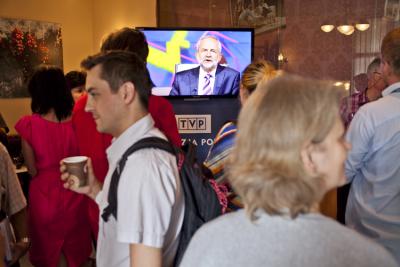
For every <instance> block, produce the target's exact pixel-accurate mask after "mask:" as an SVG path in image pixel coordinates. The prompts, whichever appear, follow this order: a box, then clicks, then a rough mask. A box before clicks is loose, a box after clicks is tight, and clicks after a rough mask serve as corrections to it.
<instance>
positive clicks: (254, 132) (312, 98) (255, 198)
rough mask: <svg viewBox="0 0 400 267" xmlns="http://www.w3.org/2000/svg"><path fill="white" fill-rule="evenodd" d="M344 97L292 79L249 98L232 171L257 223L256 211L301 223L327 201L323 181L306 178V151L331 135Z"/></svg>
mask: <svg viewBox="0 0 400 267" xmlns="http://www.w3.org/2000/svg"><path fill="white" fill-rule="evenodd" d="M342 96H343V89H342V88H339V87H335V86H333V85H332V83H327V82H321V81H315V80H309V79H304V78H301V77H298V76H294V75H288V74H283V75H280V76H279V77H277V78H275V79H273V80H271V81H268V82H266V83H263V84H260V85H259V88H257V90H256V91H255V92H254V93H253V94H252V95H251V96H250V98H249V100H248V101H247V102H246V104H245V105H244V107H243V108H242V111H241V113H240V116H239V121H238V134H237V137H236V143H235V147H234V149H233V152H232V158H231V162H230V166H229V168H228V169H229V180H230V182H231V184H232V186H233V188H234V189H235V191H236V192H237V193H238V194H239V195H240V196H241V197H242V200H243V202H244V206H245V209H246V211H247V213H248V214H249V216H250V218H251V219H252V220H253V219H254V218H255V214H254V212H255V211H256V210H257V209H262V210H264V211H265V212H267V213H269V214H284V213H287V212H289V214H290V216H291V217H296V216H297V215H298V214H299V213H307V212H309V211H310V208H311V207H312V206H313V205H314V204H315V203H316V202H319V201H320V200H321V199H322V197H323V195H321V194H322V193H321V190H320V189H321V186H323V179H322V177H312V176H310V174H308V172H306V170H305V169H304V165H303V161H302V159H301V151H302V149H303V148H304V146H305V145H306V144H319V143H321V142H322V141H323V140H324V139H325V137H326V136H327V135H328V133H329V132H330V130H331V129H332V127H333V125H334V122H335V119H336V117H337V116H338V114H339V102H340V99H341V98H342Z"/></svg>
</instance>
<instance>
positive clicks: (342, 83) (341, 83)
mask: <svg viewBox="0 0 400 267" xmlns="http://www.w3.org/2000/svg"><path fill="white" fill-rule="evenodd" d="M333 85H334V86H338V87H342V86H343V88H344V89H345V90H346V91H349V90H350V82H349V81H337V82H335V83H334V84H333Z"/></svg>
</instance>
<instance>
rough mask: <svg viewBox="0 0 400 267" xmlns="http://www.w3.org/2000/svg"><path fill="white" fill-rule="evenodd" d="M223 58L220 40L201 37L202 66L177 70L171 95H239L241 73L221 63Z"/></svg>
mask: <svg viewBox="0 0 400 267" xmlns="http://www.w3.org/2000/svg"><path fill="white" fill-rule="evenodd" d="M221 58H222V55H221V43H220V41H219V40H218V39H217V38H216V37H214V36H210V35H206V36H203V37H201V38H200V39H199V41H198V42H197V44H196V59H197V61H198V62H199V64H200V66H199V67H197V68H193V69H189V70H185V71H181V72H177V73H176V74H175V80H174V82H173V84H172V89H171V93H170V95H171V96H185V95H237V94H238V92H239V80H240V74H239V72H237V71H236V70H234V69H232V68H229V67H224V66H222V65H220V64H219V62H220V60H221Z"/></svg>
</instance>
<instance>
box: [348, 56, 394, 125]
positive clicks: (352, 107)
mask: <svg viewBox="0 0 400 267" xmlns="http://www.w3.org/2000/svg"><path fill="white" fill-rule="evenodd" d="M380 65H381V59H380V58H375V59H374V60H373V61H372V62H371V63H370V64H369V65H368V67H367V78H368V85H367V88H362V89H363V90H361V91H357V92H355V93H354V94H352V95H350V96H348V97H346V98H343V100H342V103H341V105H340V115H341V116H342V120H343V122H344V126H345V127H346V128H347V127H348V126H349V125H350V122H351V120H352V119H353V117H354V114H356V112H357V111H358V109H359V108H360V107H361V106H362V105H364V104H366V103H368V102H370V101H374V100H376V99H378V98H379V97H381V95H382V91H383V90H384V89H385V88H386V86H387V84H386V83H385V81H384V80H383V78H382V74H381V72H380ZM364 75H365V74H364Z"/></svg>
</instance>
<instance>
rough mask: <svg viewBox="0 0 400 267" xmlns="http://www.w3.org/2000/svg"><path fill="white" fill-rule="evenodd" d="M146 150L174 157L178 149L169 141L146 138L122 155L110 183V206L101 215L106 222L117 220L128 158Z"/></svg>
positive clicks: (108, 198)
mask: <svg viewBox="0 0 400 267" xmlns="http://www.w3.org/2000/svg"><path fill="white" fill-rule="evenodd" d="M144 148H156V149H161V150H164V151H166V152H169V153H171V154H173V155H177V151H178V150H177V149H175V148H174V147H173V146H172V145H171V144H170V143H169V142H168V141H166V140H164V139H162V138H159V137H146V138H143V139H140V140H139V141H137V142H136V143H134V144H133V145H132V146H130V147H129V148H128V149H127V150H126V151H125V153H124V154H123V155H122V157H121V159H120V160H119V161H118V164H117V167H116V168H115V170H114V172H113V174H112V176H111V182H110V189H109V192H108V196H107V200H108V206H107V207H106V208H105V209H104V210H103V213H102V214H101V217H102V218H103V220H104V221H105V222H107V221H108V219H109V217H110V215H113V216H114V218H115V219H116V220H117V207H118V198H117V193H118V184H119V179H120V177H121V173H122V171H123V169H124V167H125V164H126V161H127V159H128V157H129V156H130V155H131V154H132V153H134V152H136V151H138V150H140V149H144Z"/></svg>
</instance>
